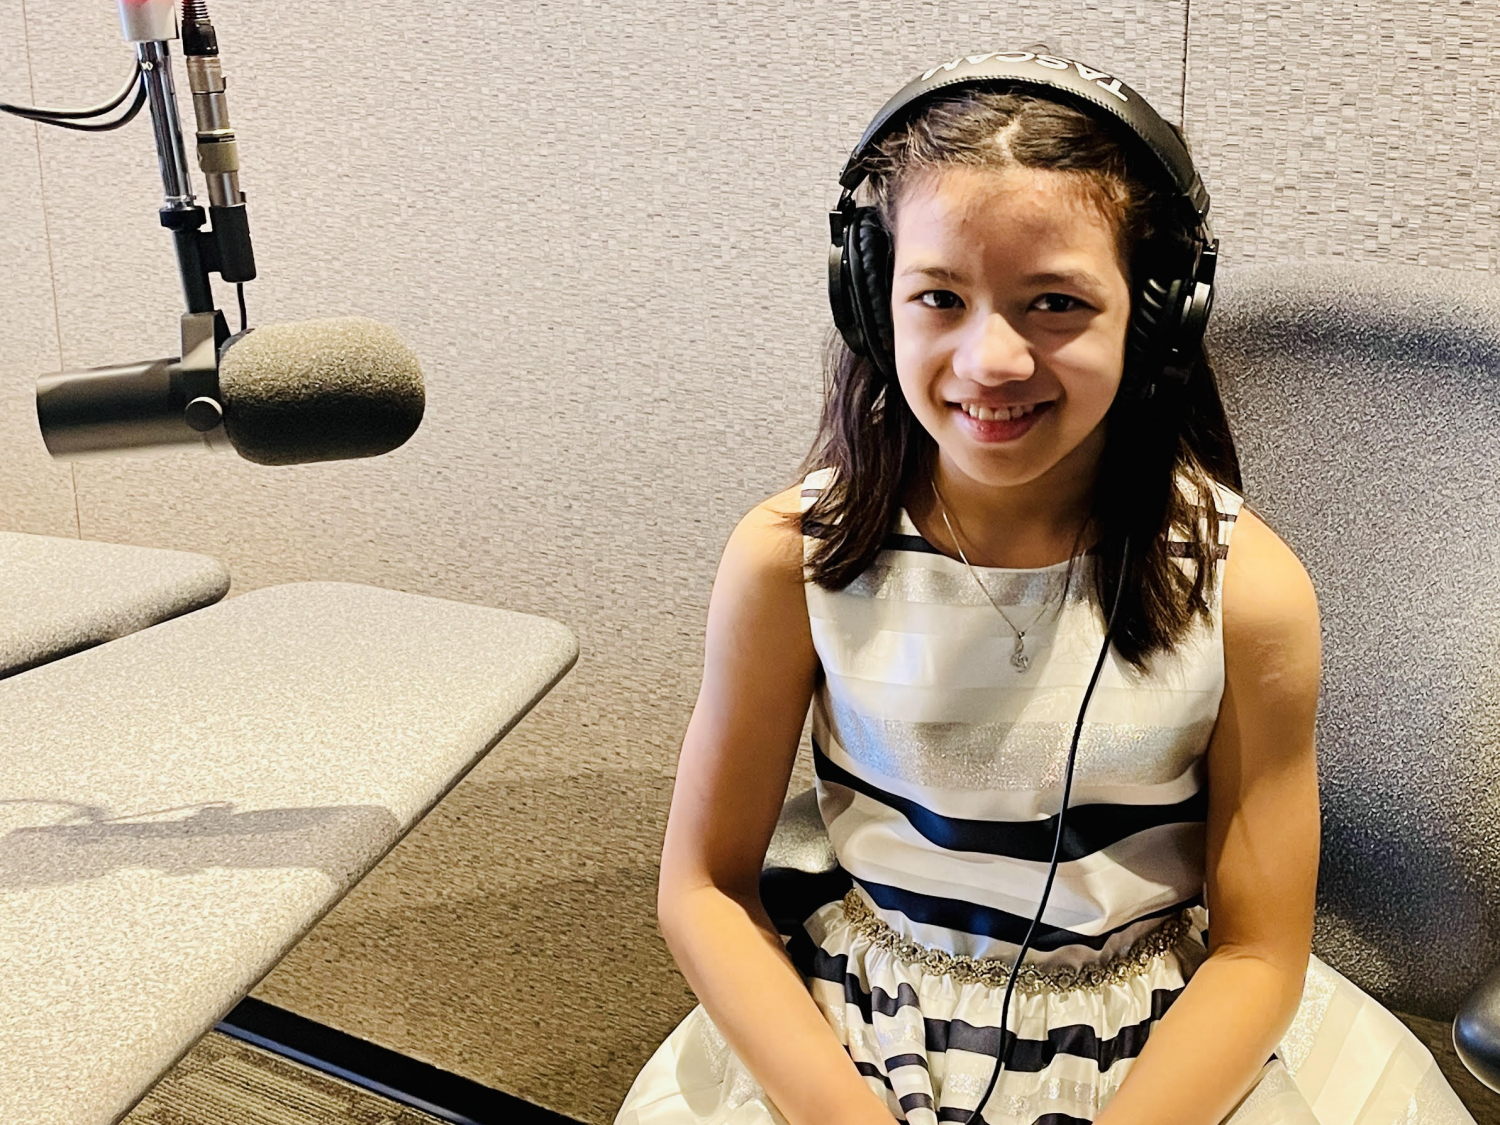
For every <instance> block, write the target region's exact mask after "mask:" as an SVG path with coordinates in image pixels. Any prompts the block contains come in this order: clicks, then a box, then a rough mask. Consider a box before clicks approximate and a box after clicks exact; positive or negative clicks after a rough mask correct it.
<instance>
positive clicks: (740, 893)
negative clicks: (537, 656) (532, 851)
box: [616, 52, 1471, 1125]
mask: <svg viewBox="0 0 1500 1125" xmlns="http://www.w3.org/2000/svg"><path fill="white" fill-rule="evenodd" d="M1063 68H1067V69H1066V73H1065V74H1064V73H1063ZM1002 79H1003V80H1002ZM1113 99H1120V100H1123V101H1125V102H1126V103H1127V104H1128V108H1126V109H1121V108H1120V107H1119V106H1118V105H1115V104H1114V101H1113ZM1174 145H1175V146H1176V147H1175V148H1174V147H1173V146H1174ZM861 179H864V181H865V183H866V185H867V187H868V190H869V193H870V196H871V198H872V200H873V209H872V210H868V211H860V210H856V209H854V207H853V205H852V197H851V196H850V195H848V194H847V193H846V197H845V201H844V204H842V205H841V210H840V212H839V213H838V214H837V217H836V221H835V226H834V235H835V243H836V245H835V251H834V255H835V257H834V262H833V264H832V270H833V276H834V285H833V287H832V288H833V291H834V292H833V295H834V298H835V304H836V319H837V320H838V323H839V327H840V329H841V330H842V332H843V340H841V341H836V342H835V349H834V353H833V355H832V363H831V378H830V386H829V394H828V400H827V404H826V407H825V410H824V415H823V420H822V425H821V431H820V434H819V438H818V442H817V444H816V446H815V449H814V454H813V457H812V463H813V468H814V469H815V471H813V472H811V473H810V475H808V476H807V477H806V479H805V480H804V481H802V482H801V483H800V484H799V485H798V486H796V487H794V488H791V489H789V490H787V491H786V492H784V493H782V494H781V495H779V496H775V497H772V498H771V499H770V500H768V501H766V502H765V503H764V504H762V505H760V506H759V507H758V508H756V509H755V510H754V511H752V512H751V513H750V514H749V515H748V516H746V517H745V519H744V520H743V521H742V522H741V523H740V525H739V527H738V528H737V529H736V530H735V532H734V534H733V535H732V536H731V538H730V540H729V543H728V546H727V547H726V548H725V551H724V556H723V560H722V562H721V564H720V567H719V573H718V578H717V580H716V582H715V584H714V591H713V598H712V602H711V606H710V609H709V619H708V633H707V653H706V659H705V666H704V674H703V686H702V691H701V693H700V695H699V697H698V703H697V706H696V707H695V709H694V711H693V716H692V721H691V723H690V724H689V727H688V732H687V736H686V739H685V740H684V744H683V748H682V756H681V761H680V765H679V770H678V774H677V783H676V790H675V792H674V794H673V800H672V810H671V815H670V818H669V821H668V825H667V833H666V843H665V847H664V849H663V853H662V867H661V884H660V895H659V912H660V919H661V926H662V931H663V933H664V935H665V936H666V939H667V942H668V945H669V946H670V948H671V950H672V953H673V955H674V956H675V958H676V960H677V963H678V965H679V966H680V967H681V969H682V971H683V973H684V975H685V976H686V977H687V979H688V981H689V983H690V984H691V985H692V987H693V989H694V991H695V992H696V993H697V995H698V997H699V999H700V1000H701V1002H702V1005H701V1007H699V1008H697V1009H695V1010H694V1011H693V1013H692V1014H690V1015H689V1016H688V1018H687V1019H686V1020H685V1021H684V1022H683V1023H682V1024H681V1025H680V1026H679V1027H678V1028H677V1029H676V1030H675V1031H674V1032H673V1033H672V1035H671V1036H670V1037H669V1038H668V1040H667V1041H666V1043H664V1044H663V1045H662V1047H661V1048H660V1049H659V1050H658V1051H657V1053H656V1054H655V1056H653V1058H652V1059H651V1061H650V1062H649V1063H648V1064H647V1066H646V1068H645V1069H644V1070H643V1071H642V1072H641V1074H640V1076H639V1077H638V1078H637V1079H636V1082H635V1085H634V1086H633V1087H632V1088H631V1091H630V1093H629V1094H628V1095H627V1097H626V1100H625V1103H624V1105H623V1107H622V1108H621V1110H620V1113H619V1116H618V1117H617V1119H616V1122H617V1125H772V1123H775V1125H785V1123H790V1125H889V1123H890V1122H891V1121H892V1119H893V1118H895V1119H898V1120H903V1121H909V1122H918V1123H921V1125H935V1123H937V1122H956V1123H959V1125H964V1123H967V1122H971V1121H972V1122H974V1123H975V1125H979V1123H981V1122H988V1123H990V1125H1000V1123H1006V1125H1072V1123H1075V1122H1084V1121H1097V1122H1099V1123H1100V1125H1179V1123H1180V1125H1214V1123H1216V1122H1220V1121H1223V1120H1225V1119H1228V1120H1230V1121H1233V1122H1235V1123H1236V1125H1246V1123H1253V1125H1263V1123H1266V1125H1268V1123H1273V1122H1275V1123H1282V1122H1285V1123H1296V1125H1318V1123H1321V1125H1335V1123H1337V1125H1376V1123H1381V1125H1384V1123H1388V1122H1396V1121H1401V1122H1417V1121H1422V1122H1439V1121H1441V1122H1444V1123H1447V1122H1459V1123H1463V1122H1469V1121H1470V1120H1471V1119H1470V1118H1469V1116H1468V1114H1467V1113H1466V1112H1465V1111H1464V1109H1463V1107H1462V1106H1461V1104H1460V1103H1459V1102H1458V1101H1457V1099H1456V1097H1455V1096H1454V1095H1453V1093H1452V1091H1451V1090H1450V1089H1449V1088H1448V1086H1447V1085H1446V1084H1445V1083H1444V1082H1443V1080H1442V1078H1441V1076H1440V1075H1439V1074H1438V1072H1437V1071H1436V1069H1435V1067H1434V1065H1433V1062H1432V1059H1431V1056H1430V1055H1429V1054H1428V1053H1427V1052H1426V1050H1425V1049H1424V1048H1423V1047H1422V1046H1421V1045H1420V1044H1419V1043H1418V1042H1417V1041H1416V1039H1415V1038H1414V1037H1413V1036H1412V1035H1411V1034H1410V1033H1409V1032H1407V1031H1406V1030H1405V1028H1404V1027H1402V1026H1401V1024H1400V1023H1399V1022H1398V1021H1396V1019H1395V1018H1394V1017H1393V1016H1391V1015H1390V1014H1389V1013H1387V1012H1385V1011H1384V1010H1383V1009H1381V1008H1380V1007H1379V1006H1378V1005H1377V1004H1375V1002H1374V1001H1372V1000H1370V999H1369V998H1368V997H1366V996H1365V995H1364V994H1363V993H1361V992H1359V991H1358V990H1357V989H1355V988H1354V987H1353V986H1352V985H1350V984H1349V983H1348V982H1347V981H1345V980H1344V979H1343V978H1342V977H1340V976H1338V975H1337V974H1336V973H1334V972H1333V971H1332V970H1330V969H1328V968H1327V967H1326V966H1324V965H1322V964H1321V962H1318V961H1317V960H1316V959H1310V957H1309V946H1310V942H1311V935H1312V920H1313V904H1314V891H1315V887H1316V875H1317V857H1318V832H1319V820H1318V794H1317V770H1316V766H1315V761H1314V754H1313V718H1314V713H1315V711H1316V705H1317V695H1318V674H1319V649H1318V646H1319V625H1318V613H1317V606H1316V602H1315V600H1314V596H1313V590H1312V587H1311V584H1310V583H1309V581H1308V578H1307V575H1306V573H1305V571H1304V570H1303V568H1302V566H1301V564H1300V563H1299V562H1298V561H1297V559H1296V557H1295V556H1294V555H1293V554H1292V552H1291V551H1290V550H1289V549H1288V548H1287V546H1286V545H1285V544H1284V543H1282V542H1281V541H1280V540H1279V539H1278V538H1277V537H1276V535H1275V534H1274V533H1273V532H1272V531H1271V530H1270V529H1269V528H1267V527H1266V525H1265V524H1264V523H1262V522H1261V521H1260V520H1259V519H1258V518H1257V517H1256V516H1255V515H1254V514H1253V513H1252V512H1251V511H1250V510H1249V509H1246V508H1243V507H1241V499H1240V496H1239V494H1238V489H1239V487H1240V480H1239V470H1238V464H1237V461H1236V458H1235V453H1234V447H1233V443H1232V441H1231V438H1230V434H1229V429H1228V425H1227V422H1226V420H1225V417H1224V412H1223V409H1222V406H1221V405H1220V400H1219V396H1218V392H1217V390H1216V388H1215V385H1214V381H1213V375H1212V372H1211V370H1210V368H1209V365H1208V363H1207V361H1206V359H1205V357H1204V356H1203V352H1202V347H1201V329H1202V320H1203V319H1204V318H1206V315H1207V307H1206V305H1207V297H1208V284H1209V283H1210V282H1211V277H1212V251H1213V244H1212V242H1211V240H1210V239H1209V237H1208V235H1207V230H1206V222H1205V221H1204V219H1205V215H1206V210H1207V195H1206V193H1203V192H1202V186H1201V183H1200V182H1199V181H1198V180H1197V177H1196V175H1195V174H1193V173H1192V172H1191V164H1190V162H1189V161H1188V160H1187V157H1186V151H1185V149H1182V148H1181V146H1180V142H1178V141H1177V139H1176V134H1175V133H1174V132H1173V131H1172V130H1171V129H1170V127H1169V126H1167V125H1166V124H1165V123H1163V122H1161V121H1160V119H1159V118H1156V117H1155V115H1154V114H1152V113H1151V112H1150V110H1149V108H1148V107H1145V105H1144V103H1143V102H1141V100H1140V99H1139V95H1137V94H1135V93H1134V91H1131V90H1129V88H1128V87H1124V86H1123V84H1122V83H1120V82H1119V81H1118V80H1117V79H1113V78H1112V77H1111V76H1110V75H1108V74H1105V73H1104V72H1101V71H1097V70H1093V69H1092V68H1089V67H1086V66H1083V65H1082V64H1077V63H1072V62H1070V61H1069V60H1064V59H1056V58H1053V57H1051V56H1047V55H1041V56H1038V55H1035V54H1033V53H1032V52H1013V53H1009V54H1002V55H984V56H971V57H969V58H967V59H963V60H958V61H956V62H955V63H953V64H948V65H947V66H946V67H942V68H934V71H930V72H928V74H927V75H924V76H923V77H922V78H921V79H918V80H917V81H916V82H915V83H913V84H912V85H911V86H909V87H908V88H907V89H906V90H903V92H902V93H901V94H900V95H898V96H897V98H896V99H893V101H892V103H891V104H889V105H888V106H887V107H886V110H885V111H882V114H881V116H880V117H879V118H877V120H876V123H875V124H874V125H872V127H871V129H870V131H869V132H868V133H867V135H866V138H865V139H864V141H862V142H861V146H860V147H859V148H858V149H856V152H855V156H854V158H852V159H851V163H850V167H849V168H848V169H846V173H845V176H844V178H843V183H844V186H845V188H846V189H849V190H850V191H852V189H853V188H854V187H855V186H856V185H858V184H859V182H860V180H861ZM851 228H853V229H851ZM1179 380H1181V382H1180V383H1179ZM1096 666H1097V667H1096ZM1095 680H1096V682H1093V681H1095ZM809 705H811V707H812V716H813V751H814V764H815V767H816V771H817V776H818V799H819V808H820V811H821V814H822V817H823V820H824V822H825V824H826V825H827V828H828V833H829V838H830V841H831V843H832V845H833V848H834V851H835V853H836V854H837V857H838V860H839V869H838V872H836V873H835V875H834V879H836V880H840V882H839V885H838V886H836V887H833V888H832V889H829V883H828V878H827V877H823V880H822V881H821V882H817V883H813V884H810V886H811V887H813V888H821V889H822V893H821V894H820V895H814V897H813V898H812V899H811V900H805V896H804V905H803V907H802V908H801V909H799V910H796V911H795V912H794V916H795V917H796V918H797V919H798V920H799V921H798V924H796V925H794V926H792V927H791V929H792V933H791V934H790V936H789V939H788V940H786V941H785V942H784V941H783V939H782V937H781V936H780V935H779V934H778V932H777V928H776V926H775V925H773V923H772V920H771V919H772V916H773V915H775V916H777V917H784V916H786V914H787V912H788V910H789V909H790V908H789V906H788V904H786V903H781V904H777V903H769V904H767V903H763V902H762V900H761V897H760V894H759V887H758V884H759V877H760V873H761V864H762V861H763V857H764V855H765V852H766V847H767V844H768V841H769V840H770V837H771V834H772V830H773V828H774V827H775V825H776V822H777V815H778V812H779V810H780V807H781V803H782V800H783V798H784V796H785V793H786V788H787V783H788V779H789V776H790V773H791V769H792V764H793V760H794V757H795V755H796V750H797V745H798V740H799V735H800V732H801V729H802V725H803V720H804V718H805V716H806V715H807V712H808V708H809ZM1075 742H1076V754H1071V753H1070V749H1071V748H1072V747H1073V746H1074V744H1075ZM1070 782H1071V784H1070ZM1063 809H1066V813H1065V814H1062V815H1065V816H1066V820H1065V822H1063V823H1062V824H1060V823H1059V820H1060V812H1061V810H1063ZM792 897H796V896H792ZM1044 899H1045V905H1044V908H1042V909H1040V910H1039V907H1041V906H1042V905H1043V900H1044ZM768 906H769V907H770V910H769V911H768ZM1205 906H1206V907H1209V908H1211V910H1212V932H1211V936H1210V935H1209V934H1208V933H1207V932H1206V930H1205V925H1206V922H1207V915H1206V913H1205V909H1204V908H1205ZM1018 957H1024V960H1023V961H1022V962H1021V968H1020V969H1019V971H1018V972H1016V973H1015V974H1014V979H1013V980H1012V963H1013V961H1014V960H1016V959H1017V958H1018ZM1007 985H1010V986H1011V988H1010V989H1009V991H1008V989H1007ZM1007 997H1009V1001H1010V1002H1009V1004H1008V1005H1007V1004H1006V1000H1007ZM1002 1028H1003V1032H1002ZM1002 1056H1003V1065H1000V1062H1001V1059H1002ZM1268 1060H1269V1061H1268Z"/></svg>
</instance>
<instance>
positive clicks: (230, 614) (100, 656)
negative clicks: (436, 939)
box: [0, 583, 578, 1125]
mask: <svg viewBox="0 0 1500 1125" xmlns="http://www.w3.org/2000/svg"><path fill="white" fill-rule="evenodd" d="M577 651H578V650H577V642H576V641H575V639H574V637H573V634H572V633H571V632H569V631H568V629H566V628H565V627H564V626H562V625H559V624H558V623H556V622H554V621H549V620H547V619H545V618H541V617H533V616H530V615H526V614H520V613H511V612H507V611H504V610H498V609H489V608H485V607H481V606H473V605H464V604H460V603H457V602H451V601H444V600H441V599H437V598H428V597H420V596H417V595H413V594H402V593H396V592H393V591H389V590H382V589H376V588H374V587H369V586H354V585H344V584H338V583H306V584H296V585H289V586H273V587H269V588H266V589H262V590H257V591H255V592H253V593H249V594H246V595H244V596H242V597H238V598H233V599H230V600H229V601H226V602H221V603H220V604H218V605H213V606H210V607H209V608H207V609H202V610H199V611H197V612H195V613H189V614H187V615H186V616H182V617H178V618H176V619H174V620H171V621H167V622H165V623H163V624H160V625H156V626H154V627H152V628H148V629H145V630H144V631H141V632H137V633H133V634H131V635H129V636H126V637H122V638H120V639H118V640H114V641H111V642H109V643H107V644H103V645H100V646H99V647H96V648H91V649H88V650H87V651H84V652H79V653H77V654H75V655H72V656H68V657H66V658H64V659H61V660H56V661H53V662H52V663H48V664H43V665H41V666H39V667H36V668H33V669H31V670H30V671H27V672H23V673H21V674H20V675H16V676H13V677H11V678H9V679H6V680H0V716H3V721H0V1121H4V1122H5V1123H6V1125H43V1123H45V1125H103V1123H106V1122H114V1121H117V1120H119V1118H121V1117H122V1116H124V1115H125V1114H126V1113H127V1112H128V1111H129V1110H130V1108H131V1107H132V1106H133V1105H134V1104H135V1103H136V1102H137V1101H138V1100H139V1099H140V1098H141V1097H142V1096H143V1095H144V1094H145V1093H146V1091H147V1090H148V1089H149V1088H150V1087H151V1086H152V1085H153V1084H154V1083H155V1081H156V1080H157V1079H158V1078H159V1077H161V1075H162V1074H163V1073H164V1072H165V1071H166V1070H167V1069H168V1068H170V1067H171V1066H172V1064H173V1063H174V1062H175V1061H176V1060H177V1059H178V1058H179V1057H181V1056H182V1055H183V1054H184V1053H185V1052H186V1051H187V1050H188V1049H189V1048H190V1047H191V1046H192V1044H193V1043H194V1042H196V1041H197V1039H198V1038H199V1037H200V1036H202V1035H203V1034H204V1033H205V1032H206V1031H208V1030H209V1029H210V1028H211V1027H212V1026H213V1025H214V1023H215V1022H216V1021H217V1020H218V1019H219V1018H220V1017H222V1016H223V1015H224V1014H225V1013H227V1012H228V1011H229V1010H230V1009H231V1008H232V1007H234V1005H235V1004H236V1003H237V1002H238V1001H239V1000H240V999H241V998H242V997H244V996H245V995H246V993H248V992H249V991H250V989H251V988H252V987H253V986H254V985H255V983H256V982H257V981H259V980H260V978H261V977H262V976H264V975H265V974H266V973H267V972H268V971H269V970H270V969H271V968H272V967H273V966H274V965H275V964H276V963H277V961H278V960H280V959H281V957H282V956H283V955H284V954H285V953H286V952H287V951H288V950H289V949H290V948H291V947H292V946H293V945H294V944H295V943H296V942H297V940H298V939H299V938H300V937H301V936H302V935H303V934H304V933H306V932H307V930H308V929H310V928H311V927H312V925H313V924H314V923H315V922H317V920H318V919H319V918H320V917H322V915H323V914H324V913H326V912H327V911H328V910H329V909H330V908H331V907H332V906H333V905H334V904H335V903H336V902H338V900H339V899H340V898H341V897H343V895H344V894H345V893H347V892H348V891H349V889H350V888H351V887H352V886H353V885H354V884H355V883H356V882H358V881H359V879H360V878H361V877H362V876H363V875H364V874H365V873H366V872H368V871H369V870H370V868H371V867H373V866H374V865H375V863H376V862H377V861H378V860H379V859H380V858H381V857H382V856H383V855H385V854H386V852H388V851H389V850H390V849H391V848H392V847H393V846H394V845H395V844H396V842H397V841H398V840H400V839H401V837H402V836H404V835H405V834H406V832H407V831H409V830H410V829H411V827H412V826H413V825H414V824H415V823H416V822H417V821H418V820H420V819H421V817H422V816H423V815H424V814H425V813H426V812H427V811H428V810H429V809H431V808H432V806H433V805H434V804H436V803H437V802H438V801H439V800H440V799H441V798H442V797H443V795H444V794H445V793H447V792H448V790H449V789H450V788H452V786H453V785H454V784H455V783H456V782H457V781H458V780H459V779H460V778H461V777H463V775H464V774H465V773H466V772H467V771H468V770H469V769H470V768H471V767H472V766H473V765H474V764H475V763H476V762H478V761H479V760H480V759H481V758H482V757H483V756H484V755H485V753H486V752H487V751H489V749H490V748H491V747H492V746H494V745H495V743H496V742H497V741H498V740H499V739H500V738H501V736H502V735H504V734H505V732H506V731H508V730H509V729H510V728H511V727H512V726H513V725H514V724H515V723H516V722H517V721H518V720H519V719H520V718H521V716H523V715H524V714H525V713H526V712H527V711H528V710H529V709H530V708H531V706H532V705H533V704H534V703H536V701H537V700H538V699H540V698H541V697H542V696H543V695H545V694H546V693H547V691H548V690H549V689H550V688H551V687H552V686H553V685H554V684H555V683H556V682H557V681H558V680H559V679H561V678H562V676H563V675H564V674H565V673H566V672H567V670H568V669H569V668H571V667H572V665H573V662H574V661H575V659H576V658H577Z"/></svg>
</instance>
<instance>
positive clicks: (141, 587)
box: [0, 531, 229, 676]
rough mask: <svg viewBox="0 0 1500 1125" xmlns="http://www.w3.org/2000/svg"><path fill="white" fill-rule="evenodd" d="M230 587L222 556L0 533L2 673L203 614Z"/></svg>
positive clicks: (44, 536) (9, 673)
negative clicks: (181, 617)
mask: <svg viewBox="0 0 1500 1125" xmlns="http://www.w3.org/2000/svg"><path fill="white" fill-rule="evenodd" d="M228 590H229V572H228V571H226V570H225V569H224V567H223V565H222V564H221V563H220V562H219V561H218V560H217V559H211V558H209V557H208V556H207V555H193V554H188V553H187V552H184V551H163V550H158V549H157V548H154V547H128V546H124V545H122V544H117V543H95V542H93V541H91V540H88V539H61V538H54V537H52V536H50V535H23V534H20V533H18V532H10V531H5V532H0V676H10V675H14V674H15V673H17V672H22V671H25V670H26V669H27V668H31V667H35V666H36V665H38V664H43V663H46V662H47V661H48V660H56V659H57V658H58V657H61V656H67V655H68V654H69V653H70V652H77V651H79V650H80V649H85V648H88V647H90V646H91V645H97V644H102V643H103V642H104V641H110V640H114V639H115V638H116V637H123V636H124V635H125V634H127V633H134V632H135V631H136V630H138V629H144V628H146V627H147V626H150V625H155V624H156V623H157V622H159V621H165V620H167V619H168V618H169V617H176V616H177V615H178V614H180V613H187V612H189V611H190V610H195V609H201V608H203V607H204V606H206V605H211V604H212V603H214V602H216V601H218V600H219V599H220V598H222V597H223V596H224V595H225V593H227V592H228Z"/></svg>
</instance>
